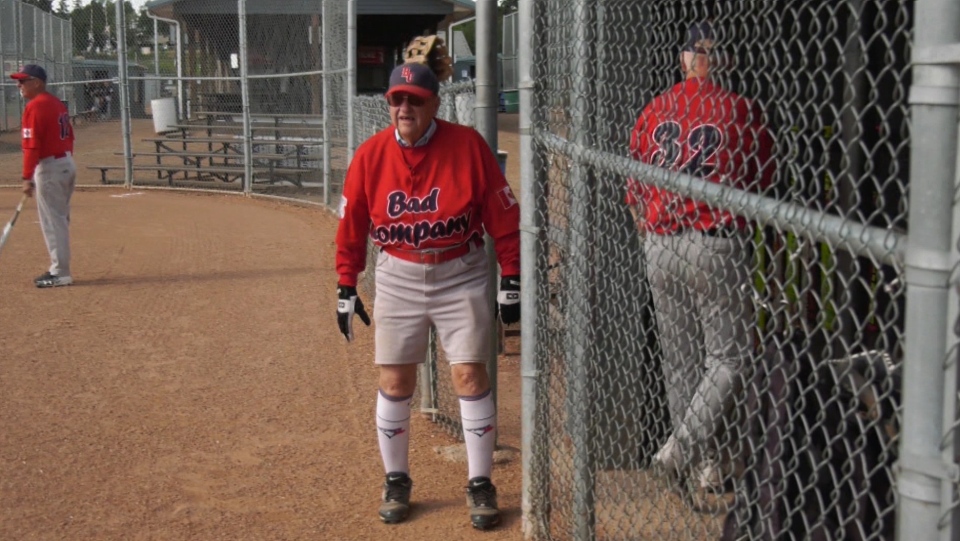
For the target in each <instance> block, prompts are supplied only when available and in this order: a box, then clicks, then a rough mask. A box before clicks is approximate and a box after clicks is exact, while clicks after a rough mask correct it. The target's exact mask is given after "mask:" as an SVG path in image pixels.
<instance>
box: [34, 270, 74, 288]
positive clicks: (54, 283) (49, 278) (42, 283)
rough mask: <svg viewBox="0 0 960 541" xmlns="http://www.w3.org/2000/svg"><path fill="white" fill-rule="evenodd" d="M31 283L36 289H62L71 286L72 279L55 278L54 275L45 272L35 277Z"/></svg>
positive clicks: (66, 277)
mask: <svg viewBox="0 0 960 541" xmlns="http://www.w3.org/2000/svg"><path fill="white" fill-rule="evenodd" d="M33 283H34V284H36V286H37V287H62V286H68V285H70V284H72V283H73V278H71V277H70V276H57V275H56V274H50V273H49V272H46V273H44V274H41V275H40V276H37V277H36V278H35V279H34V280H33Z"/></svg>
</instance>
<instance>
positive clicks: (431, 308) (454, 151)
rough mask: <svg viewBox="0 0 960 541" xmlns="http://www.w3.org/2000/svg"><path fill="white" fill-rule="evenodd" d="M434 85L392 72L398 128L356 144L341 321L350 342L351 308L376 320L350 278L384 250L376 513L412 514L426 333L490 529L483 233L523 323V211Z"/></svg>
mask: <svg viewBox="0 0 960 541" xmlns="http://www.w3.org/2000/svg"><path fill="white" fill-rule="evenodd" d="M438 91H439V82H438V81H437V78H436V76H435V75H434V73H433V72H432V71H431V70H430V69H429V68H428V67H426V66H424V65H422V64H415V63H408V64H403V65H400V66H398V67H397V68H396V69H394V70H393V73H392V74H391V76H390V87H389V90H388V91H387V95H386V99H387V102H388V104H389V106H390V119H391V120H392V123H393V126H391V127H390V128H388V129H385V130H383V131H381V132H379V133H377V134H376V135H374V136H373V137H371V138H370V139H369V140H367V141H366V142H365V143H364V144H362V145H361V146H360V148H358V149H357V153H356V156H354V158H353V161H352V162H351V164H350V168H349V170H348V171H347V178H346V181H345V183H344V190H343V198H342V200H341V202H340V226H339V229H338V230H337V273H338V274H339V277H340V278H339V282H338V285H337V289H338V293H339V304H338V307H337V312H338V323H339V325H340V329H341V331H342V332H343V334H344V336H346V338H347V340H348V341H349V340H352V338H353V327H352V321H353V315H354V314H355V313H356V314H357V315H359V316H360V317H361V319H363V320H364V322H365V323H367V324H369V319H368V318H367V314H366V311H365V310H364V308H363V303H362V302H361V301H360V299H359V297H358V295H357V290H356V284H357V275H358V274H359V273H360V272H361V271H362V270H363V269H364V268H365V265H366V254H367V248H366V247H367V240H368V239H370V240H372V241H373V242H374V243H375V244H376V245H378V246H379V247H380V252H379V255H378V258H377V268H376V306H375V308H374V314H373V315H374V320H376V323H377V325H376V354H375V357H376V359H375V362H376V364H377V365H378V366H379V367H380V378H379V392H378V394H377V419H376V424H377V431H378V438H379V444H380V453H381V457H382V459H383V464H384V469H385V471H386V481H385V483H384V487H383V496H382V502H381V505H380V518H381V520H383V521H384V522H386V523H396V522H401V521H403V520H405V519H406V518H407V516H408V514H409V511H410V491H411V488H412V485H413V482H412V481H411V479H410V475H409V470H410V468H409V462H408V458H407V453H408V448H409V442H410V440H409V434H410V400H411V398H412V397H413V393H414V389H415V387H416V382H417V366H418V364H419V363H421V362H423V361H424V359H425V358H426V355H427V340H428V334H429V329H430V327H431V325H432V326H435V327H436V329H437V336H438V337H439V339H440V343H441V345H442V346H443V349H444V352H445V353H446V357H447V360H448V361H449V362H450V365H451V369H452V372H453V378H452V379H453V386H454V390H455V391H456V393H457V395H458V396H459V397H460V413H461V418H462V421H463V435H464V439H465V441H466V449H467V462H468V470H469V471H468V482H467V489H466V493H467V505H468V507H469V513H470V521H471V523H472V525H473V526H474V527H475V528H478V529H487V528H491V527H493V526H495V525H496V524H497V523H498V522H499V520H500V513H499V509H498V508H497V501H496V488H495V487H494V485H493V483H492V482H491V480H490V476H491V469H492V464H493V451H494V444H495V442H496V407H495V405H494V402H493V397H492V395H491V394H490V382H489V379H488V376H487V370H486V365H485V364H484V363H485V362H486V359H487V358H489V356H490V355H491V352H490V339H489V336H490V333H492V332H493V325H494V323H495V321H494V318H495V315H494V309H493V306H491V305H490V303H489V301H488V299H489V294H490V291H491V288H492V287H494V284H491V283H490V280H489V275H488V272H487V258H486V255H485V252H484V248H483V242H484V241H483V234H484V232H486V233H488V234H489V235H490V237H491V238H492V239H493V242H494V247H495V249H496V253H497V260H498V261H499V263H500V270H501V280H500V292H499V294H498V297H497V301H498V303H499V312H500V317H501V319H502V321H503V322H504V323H513V322H516V321H518V320H519V318H520V304H519V303H520V276H519V275H520V234H519V222H520V209H519V205H518V204H517V200H516V199H515V198H514V196H513V193H512V192H511V191H510V187H509V186H508V185H507V182H506V180H505V179H504V176H503V173H502V172H501V170H500V166H499V164H498V163H497V159H496V157H495V156H494V154H493V151H492V150H491V149H490V147H489V146H488V145H487V143H486V141H484V139H483V138H482V137H481V136H480V134H479V133H477V132H476V131H475V130H473V129H472V128H468V127H465V126H459V125H456V124H451V123H449V122H445V121H443V120H439V119H437V118H436V115H437V111H438V109H439V106H440V98H439V97H438Z"/></svg>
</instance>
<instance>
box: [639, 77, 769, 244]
mask: <svg viewBox="0 0 960 541" xmlns="http://www.w3.org/2000/svg"><path fill="white" fill-rule="evenodd" d="M761 116H762V115H761V113H760V111H759V109H758V108H757V107H756V106H755V105H754V103H753V102H752V101H750V100H748V99H746V98H743V97H741V96H739V95H737V94H734V93H733V92H729V91H727V90H724V89H722V88H720V87H719V86H717V85H715V84H713V83H711V82H709V81H706V80H702V79H687V80H686V81H684V82H682V83H679V84H677V85H676V86H674V87H673V88H671V89H670V90H669V91H667V92H665V93H663V94H661V95H659V96H657V97H656V98H654V99H653V101H651V102H650V103H649V104H648V105H647V106H646V107H645V108H644V109H643V112H642V113H641V114H640V118H639V119H638V120H637V124H636V126H635V127H634V129H633V136H632V138H631V142H630V152H631V154H632V155H633V157H634V158H636V159H638V160H640V161H642V162H644V163H648V164H651V165H657V166H660V167H666V168H668V169H671V170H674V171H679V172H682V173H686V174H689V175H694V176H698V177H703V178H705V179H707V180H709V181H712V182H719V183H722V184H728V185H731V186H736V187H738V188H741V189H747V190H752V189H756V188H757V187H765V186H766V185H768V184H769V181H770V177H771V176H772V172H773V167H772V163H771V161H770V153H771V150H772V147H773V139H772V137H771V135H770V133H769V131H768V130H767V129H766V128H765V127H764V126H763V124H762V118H761ZM626 199H627V203H628V204H630V205H637V206H639V207H640V212H641V217H642V221H643V224H644V227H645V228H646V229H647V230H648V231H652V232H654V233H661V234H663V233H666V234H669V233H673V232H676V231H679V230H681V229H690V228H692V229H697V230H704V229H710V228H712V227H716V226H718V225H724V224H730V223H734V222H735V221H738V222H741V225H742V222H743V220H742V219H738V218H736V217H735V216H734V215H733V214H731V213H730V212H727V211H723V210H718V209H713V208H711V207H709V206H708V205H706V204H705V203H701V202H699V201H694V200H692V199H687V198H683V197H680V196H678V195H676V194H673V193H671V192H669V191H666V190H662V189H659V188H657V187H654V186H651V185H648V184H644V183H642V182H641V181H639V180H636V179H630V180H629V181H628V187H627V197H626Z"/></svg>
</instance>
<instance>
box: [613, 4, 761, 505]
mask: <svg viewBox="0 0 960 541" xmlns="http://www.w3.org/2000/svg"><path fill="white" fill-rule="evenodd" d="M714 45H715V44H714V34H713V30H712V28H711V26H710V24H708V23H700V24H696V25H693V26H692V27H691V28H690V29H689V31H688V39H687V41H686V43H685V45H684V46H683V49H682V51H681V54H680V62H681V68H682V70H683V72H684V74H685V78H684V80H683V81H682V82H681V83H679V84H677V85H676V86H674V87H673V88H671V89H670V90H668V91H667V92H665V93H664V94H661V95H659V96H657V97H656V98H654V99H653V101H652V102H650V103H649V104H648V105H647V106H646V107H645V108H644V110H643V112H642V113H641V115H640V118H639V119H638V120H637V124H636V127H635V128H634V130H633V137H632V141H631V152H632V154H633V156H634V157H635V158H636V159H638V160H640V161H643V162H645V163H648V164H652V165H657V166H660V167H665V168H668V169H671V170H673V171H678V172H682V173H686V174H689V175H693V176H697V177H702V178H705V179H706V180H709V181H712V182H717V183H721V184H726V185H729V186H734V187H737V188H740V189H743V190H756V189H758V188H760V187H763V186H765V185H766V184H767V182H768V180H769V176H770V173H771V170H772V168H771V167H770V159H769V158H770V153H771V148H772V138H771V136H770V134H769V132H768V130H767V129H766V128H765V127H764V126H763V125H762V123H761V116H762V115H761V113H760V111H759V109H758V108H757V107H756V106H755V105H754V104H753V103H752V102H751V101H750V100H748V99H746V98H743V97H742V96H739V95H737V94H734V93H733V92H730V91H727V90H724V89H723V88H721V87H720V86H719V85H718V84H717V83H716V82H714V81H713V80H712V79H711V77H710V74H711V69H713V68H715V67H716V64H717V63H721V62H723V61H724V60H725V59H724V58H723V56H722V54H720V53H719V51H718V50H717V49H716V48H715V47H714ZM627 202H628V203H629V204H630V205H631V206H632V210H633V211H634V214H635V216H636V217H637V224H638V226H639V228H640V229H641V231H642V232H643V235H644V239H645V242H644V244H645V249H646V258H647V261H648V264H647V266H648V276H649V282H650V288H651V292H652V294H653V301H654V307H655V309H656V315H657V328H658V330H659V333H660V334H659V335H660V347H661V351H662V353H663V359H662V366H663V374H664V380H665V383H666V388H667V401H668V407H669V411H670V417H671V424H672V425H673V433H672V434H671V435H670V437H669V439H668V440H667V442H666V443H665V444H664V446H663V447H662V448H661V449H660V451H659V452H658V453H657V455H656V457H655V461H656V462H658V463H659V464H660V465H662V466H664V467H666V468H668V469H670V470H672V471H676V472H680V471H682V470H683V469H684V468H686V467H688V466H698V465H699V466H700V467H701V470H700V482H701V485H702V486H704V487H705V488H707V487H711V486H715V485H717V484H718V483H719V482H720V481H721V480H722V479H720V477H721V476H722V475H724V473H723V472H722V470H721V469H718V468H717V464H716V462H715V461H714V459H713V457H715V456H716V451H717V450H718V445H717V438H724V437H726V438H729V437H731V435H735V434H736V431H735V430H733V431H731V432H730V433H728V434H726V435H724V434H723V433H722V431H720V430H718V429H719V428H721V427H723V426H724V419H723V416H724V412H725V410H726V409H727V408H728V407H729V405H730V402H731V400H732V398H733V395H734V394H735V393H736V392H737V391H738V388H739V387H740V386H741V385H742V375H743V373H744V369H745V367H746V363H747V361H748V358H749V356H750V352H751V348H752V342H751V329H752V327H753V310H752V305H751V300H750V298H749V295H748V291H749V287H750V285H749V276H750V270H749V269H750V266H751V247H752V244H751V238H750V229H749V228H748V227H747V221H746V220H745V219H743V218H742V217H738V216H736V215H735V214H733V213H731V212H730V211H727V210H723V209H717V208H712V207H710V206H708V205H707V204H705V203H703V202H700V201H695V200H692V199H688V198H684V197H681V196H679V195H677V194H674V193H671V192H669V191H666V190H662V189H659V188H657V187H654V186H651V185H647V184H643V183H642V182H639V181H637V180H635V179H631V180H630V181H629V186H628V190H627ZM734 437H735V436H734Z"/></svg>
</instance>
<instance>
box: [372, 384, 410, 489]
mask: <svg viewBox="0 0 960 541" xmlns="http://www.w3.org/2000/svg"><path fill="white" fill-rule="evenodd" d="M412 398H413V396H407V397H402V398H398V397H394V396H387V395H386V394H384V392H383V391H380V392H378V393H377V440H378V441H379V442H380V456H381V457H383V469H384V471H385V472H386V473H394V472H403V473H406V474H409V473H410V461H409V450H410V399H412Z"/></svg>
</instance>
